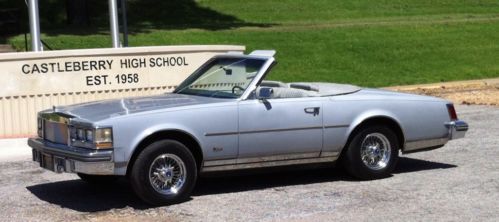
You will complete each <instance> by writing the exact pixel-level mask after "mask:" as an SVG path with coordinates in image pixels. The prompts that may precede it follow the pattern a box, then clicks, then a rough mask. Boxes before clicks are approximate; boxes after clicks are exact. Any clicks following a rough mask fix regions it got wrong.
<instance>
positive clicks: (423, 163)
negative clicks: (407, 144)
mask: <svg viewBox="0 0 499 222" xmlns="http://www.w3.org/2000/svg"><path fill="white" fill-rule="evenodd" d="M454 167H457V166H456V165H453V164H447V163H438V162H432V161H427V160H419V159H413V158H408V157H401V158H399V162H398V163H397V167H396V168H395V170H394V171H393V173H394V174H400V173H412V172H417V171H424V170H436V169H448V168H454Z"/></svg>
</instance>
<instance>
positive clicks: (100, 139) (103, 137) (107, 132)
mask: <svg viewBox="0 0 499 222" xmlns="http://www.w3.org/2000/svg"><path fill="white" fill-rule="evenodd" d="M95 146H96V148H97V149H107V148H112V147H113V130H112V129H111V128H100V129H96V130H95Z"/></svg>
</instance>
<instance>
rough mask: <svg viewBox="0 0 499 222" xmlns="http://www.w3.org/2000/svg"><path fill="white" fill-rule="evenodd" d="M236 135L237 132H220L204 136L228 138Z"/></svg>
mask: <svg viewBox="0 0 499 222" xmlns="http://www.w3.org/2000/svg"><path fill="white" fill-rule="evenodd" d="M237 134H238V132H220V133H205V134H204V136H229V135H237Z"/></svg>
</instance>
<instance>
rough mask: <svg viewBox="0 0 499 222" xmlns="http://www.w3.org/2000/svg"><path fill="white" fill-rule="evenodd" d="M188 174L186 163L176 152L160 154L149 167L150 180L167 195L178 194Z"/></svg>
mask: <svg viewBox="0 0 499 222" xmlns="http://www.w3.org/2000/svg"><path fill="white" fill-rule="evenodd" d="M186 176H187V170H186V167H185V163H184V161H182V159H181V158H180V157H178V156H177V155H175V154H162V155H159V156H158V157H156V159H154V160H153V161H152V163H151V166H150V168H149V182H150V183H151V185H152V187H153V188H154V190H156V192H158V193H161V194H165V195H170V194H177V193H178V191H179V190H180V189H181V188H182V186H183V185H184V183H185V179H186Z"/></svg>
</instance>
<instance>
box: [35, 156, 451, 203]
mask: <svg viewBox="0 0 499 222" xmlns="http://www.w3.org/2000/svg"><path fill="white" fill-rule="evenodd" d="M453 167H457V166H456V165H451V164H445V163H437V162H431V161H426V160H418V159H413V158H407V157H402V158H400V160H399V163H398V167H397V168H396V169H395V172H394V174H400V173H411V172H417V171H425V170H435V169H447V168H453ZM310 168H311V167H305V168H304V167H287V168H276V169H272V170H268V169H267V170H265V171H264V170H258V171H255V170H253V171H243V172H237V173H224V174H215V175H211V176H209V177H203V178H200V179H199V180H198V183H197V185H196V188H195V189H194V191H193V193H192V196H203V195H212V194H220V193H233V192H243V191H251V190H259V189H268V188H274V187H275V188H278V187H283V186H294V185H300V184H314V183H323V182H334V181H357V180H355V179H353V178H352V177H350V176H348V175H347V174H346V173H345V172H344V171H343V170H341V169H339V167H334V168H333V167H331V166H329V167H325V168H318V169H317V168H315V169H310ZM269 171H271V172H269ZM27 189H28V190H29V191H30V192H31V193H33V194H34V195H35V196H37V197H38V198H39V199H41V200H43V201H46V202H48V203H51V204H55V205H59V206H61V207H63V208H69V209H72V210H75V211H79V212H98V211H107V210H111V209H116V208H124V207H127V206H130V207H132V208H134V209H139V210H140V209H147V208H150V206H148V205H146V204H144V203H143V202H142V201H141V200H140V199H138V198H137V197H136V196H135V195H134V194H133V191H132V188H131V187H130V186H129V185H128V183H127V182H126V181H125V180H120V181H118V182H116V183H115V184H113V185H108V186H101V187H98V186H92V185H89V184H87V183H85V182H83V181H81V180H70V181H60V182H54V183H46V184H39V185H34V186H29V187H27Z"/></svg>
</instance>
